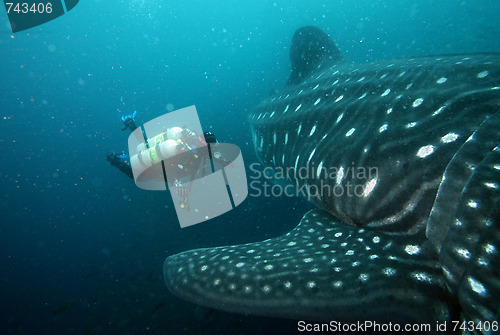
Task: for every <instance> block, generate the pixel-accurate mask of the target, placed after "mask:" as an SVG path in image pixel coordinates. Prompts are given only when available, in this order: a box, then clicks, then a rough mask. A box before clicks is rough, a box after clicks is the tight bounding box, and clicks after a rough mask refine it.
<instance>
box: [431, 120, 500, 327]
mask: <svg viewBox="0 0 500 335" xmlns="http://www.w3.org/2000/svg"><path fill="white" fill-rule="evenodd" d="M499 128H500V126H499V127H497V130H499ZM499 132H500V130H499ZM490 135H491V134H490ZM493 138H496V139H497V141H498V139H499V138H500V137H499V136H498V133H497V134H496V136H493ZM497 144H498V143H497ZM498 181H500V148H499V147H495V148H494V149H493V150H491V152H490V153H489V154H487V155H486V157H485V158H484V159H483V161H482V162H481V163H480V164H478V165H477V166H475V168H474V170H473V174H472V176H471V177H470V178H469V180H468V182H467V184H466V186H465V187H464V191H463V192H462V193H461V197H460V202H459V205H458V210H457V211H456V216H455V221H454V223H453V224H452V225H451V226H450V229H449V231H448V235H447V236H446V239H445V240H444V242H443V247H442V250H441V255H440V263H441V265H442V267H443V272H444V275H445V279H446V281H447V285H448V286H449V287H450V288H451V289H452V291H458V296H459V301H460V305H461V306H462V309H463V317H464V319H465V320H472V321H483V322H484V321H488V320H491V321H492V320H498V317H499V311H500V229H499V228H500V227H499V225H500V184H499V182H498Z"/></svg>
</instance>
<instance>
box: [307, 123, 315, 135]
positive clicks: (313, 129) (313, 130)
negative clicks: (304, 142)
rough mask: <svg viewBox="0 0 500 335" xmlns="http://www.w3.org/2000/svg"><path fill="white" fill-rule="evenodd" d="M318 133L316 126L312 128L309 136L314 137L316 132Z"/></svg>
mask: <svg viewBox="0 0 500 335" xmlns="http://www.w3.org/2000/svg"><path fill="white" fill-rule="evenodd" d="M315 131H316V125H314V126H313V127H312V128H311V132H310V133H309V136H312V134H314V132H315Z"/></svg>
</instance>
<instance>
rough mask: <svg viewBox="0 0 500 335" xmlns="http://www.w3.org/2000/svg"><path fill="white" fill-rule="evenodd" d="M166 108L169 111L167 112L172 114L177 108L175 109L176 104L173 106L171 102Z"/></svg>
mask: <svg viewBox="0 0 500 335" xmlns="http://www.w3.org/2000/svg"><path fill="white" fill-rule="evenodd" d="M165 108H166V109H167V111H169V112H171V111H173V110H174V108H175V107H174V104H172V103H170V102H169V103H168V104H167V105H166V106H165Z"/></svg>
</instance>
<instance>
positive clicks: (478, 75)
mask: <svg viewBox="0 0 500 335" xmlns="http://www.w3.org/2000/svg"><path fill="white" fill-rule="evenodd" d="M489 74H490V73H489V72H488V71H481V72H479V73H478V74H477V77H478V78H479V79H482V78H485V77H486V76H488V75H489Z"/></svg>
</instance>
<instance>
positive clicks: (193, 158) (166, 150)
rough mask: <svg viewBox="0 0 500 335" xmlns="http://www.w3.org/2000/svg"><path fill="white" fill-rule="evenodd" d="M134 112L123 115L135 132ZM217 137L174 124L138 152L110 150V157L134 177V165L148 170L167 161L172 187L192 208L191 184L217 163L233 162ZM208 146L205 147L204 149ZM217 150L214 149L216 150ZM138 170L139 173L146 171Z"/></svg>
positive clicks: (142, 146) (183, 202)
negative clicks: (224, 153) (190, 202)
mask: <svg viewBox="0 0 500 335" xmlns="http://www.w3.org/2000/svg"><path fill="white" fill-rule="evenodd" d="M136 114H137V112H136V111H134V113H133V114H130V115H126V116H122V118H121V120H122V122H123V125H124V127H123V128H122V130H126V129H129V130H130V131H131V132H133V131H134V130H135V129H137V128H138V127H137V125H136V123H135V116H136ZM217 144H218V142H217V138H216V137H215V135H214V134H213V133H212V132H204V133H203V137H201V136H198V135H197V134H196V133H195V132H194V131H192V130H190V129H188V128H186V127H183V128H181V127H171V128H168V129H167V130H166V131H163V132H162V133H160V134H158V135H156V136H154V137H153V138H150V139H148V140H147V143H145V142H143V143H140V144H139V145H138V147H137V154H136V155H133V156H132V157H129V155H128V154H127V153H125V152H122V153H121V154H117V153H114V152H109V153H107V154H106V159H107V160H108V161H109V162H110V163H111V165H113V166H116V167H117V168H118V169H119V170H120V171H121V172H122V173H124V174H125V175H126V176H128V177H130V178H132V179H134V174H133V172H132V166H134V169H137V170H136V173H137V171H142V172H144V171H145V170H147V169H148V168H149V167H150V166H152V165H154V164H157V163H159V162H161V161H163V164H164V167H165V171H168V182H169V186H174V187H175V188H176V190H177V194H178V195H179V197H180V198H181V199H182V203H181V204H180V207H181V208H186V209H189V205H188V196H189V193H190V190H191V184H192V182H193V181H194V180H195V179H196V177H197V176H198V177H200V174H201V177H204V176H205V175H206V174H209V173H211V172H208V173H207V172H206V171H207V168H210V167H211V170H212V171H213V169H214V165H213V164H214V162H217V163H218V164H219V165H222V166H225V165H227V164H229V162H228V161H226V160H224V158H223V156H222V154H221V153H220V152H219V151H218V150H217ZM205 147H206V148H207V150H205V149H204V148H205ZM212 150H213V152H212ZM142 172H140V173H138V174H139V175H140V174H141V173H142Z"/></svg>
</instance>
